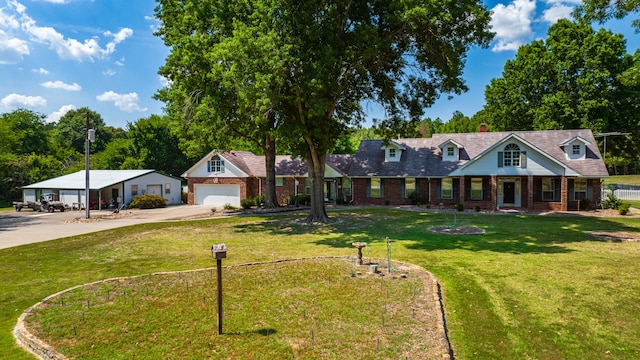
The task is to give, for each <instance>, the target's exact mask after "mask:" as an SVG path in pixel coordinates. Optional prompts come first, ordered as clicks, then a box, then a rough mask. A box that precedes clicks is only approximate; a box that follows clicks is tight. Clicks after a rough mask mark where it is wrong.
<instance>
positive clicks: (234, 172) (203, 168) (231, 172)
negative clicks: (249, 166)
mask: <svg viewBox="0 0 640 360" xmlns="http://www.w3.org/2000/svg"><path fill="white" fill-rule="evenodd" d="M216 155H218V156H219V157H220V160H223V161H224V172H209V171H207V170H208V167H207V162H208V161H209V160H211V158H213V157H214V156H216ZM185 175H186V176H185ZM182 176H183V177H219V178H220V177H231V178H241V177H247V174H246V173H245V172H244V171H242V170H240V169H239V168H238V167H236V166H235V165H233V164H232V163H231V162H230V161H228V160H227V159H225V158H224V156H222V155H220V154H216V153H210V154H208V155H207V156H205V157H204V158H202V159H201V160H200V161H199V162H198V163H197V164H196V165H195V166H194V167H192V168H191V169H189V170H188V172H187V173H185V174H183V175H182Z"/></svg>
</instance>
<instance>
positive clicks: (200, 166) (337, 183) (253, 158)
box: [182, 150, 351, 207]
mask: <svg viewBox="0 0 640 360" xmlns="http://www.w3.org/2000/svg"><path fill="white" fill-rule="evenodd" d="M350 159H351V156H349V155H328V156H327V160H326V166H325V184H324V187H325V200H326V201H335V202H341V201H350V200H351V188H350V186H351V185H350V181H349V179H348V178H346V175H347V171H348V169H349V165H350ZM275 170H276V196H277V198H278V202H279V203H280V204H286V202H287V200H288V199H289V198H291V197H293V196H296V195H298V194H307V193H309V180H308V171H307V165H306V163H305V162H304V161H303V160H302V159H300V158H293V159H292V158H291V156H289V155H278V156H276V164H275ZM182 177H184V178H186V179H187V187H188V203H189V204H190V205H212V206H217V207H222V206H225V205H226V204H229V205H232V206H235V207H239V206H240V205H241V204H240V202H241V200H243V199H247V198H255V197H256V196H260V195H264V194H265V191H266V189H265V178H266V165H265V158H264V156H261V155H260V156H258V155H255V154H253V153H251V152H248V151H222V152H220V151H216V150H214V151H211V152H210V153H209V154H207V155H206V156H204V157H203V158H202V159H200V160H199V161H198V162H197V163H196V164H194V165H193V166H192V167H191V168H190V169H189V170H187V171H186V172H185V173H184V174H182Z"/></svg>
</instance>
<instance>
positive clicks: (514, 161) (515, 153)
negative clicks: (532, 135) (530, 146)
mask: <svg viewBox="0 0 640 360" xmlns="http://www.w3.org/2000/svg"><path fill="white" fill-rule="evenodd" d="M503 154H504V155H503V161H504V166H516V167H519V166H520V147H519V146H518V145H517V144H508V145H507V146H505V147H504V153H503Z"/></svg>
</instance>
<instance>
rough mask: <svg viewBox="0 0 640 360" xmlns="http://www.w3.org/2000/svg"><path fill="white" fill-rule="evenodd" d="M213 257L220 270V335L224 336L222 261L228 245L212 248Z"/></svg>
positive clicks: (217, 245) (225, 255)
mask: <svg viewBox="0 0 640 360" xmlns="http://www.w3.org/2000/svg"><path fill="white" fill-rule="evenodd" d="M211 255H212V256H213V258H214V259H216V268H217V270H218V335H222V259H224V258H226V257H227V245H225V244H216V245H213V246H211Z"/></svg>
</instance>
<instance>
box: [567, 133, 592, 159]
mask: <svg viewBox="0 0 640 360" xmlns="http://www.w3.org/2000/svg"><path fill="white" fill-rule="evenodd" d="M589 145H591V143H590V142H588V141H587V140H585V139H584V138H582V137H580V136H574V137H572V138H571V139H568V140H567V141H565V142H563V143H562V144H560V147H561V148H562V149H564V156H565V157H566V158H567V160H584V159H586V156H587V146H589Z"/></svg>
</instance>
